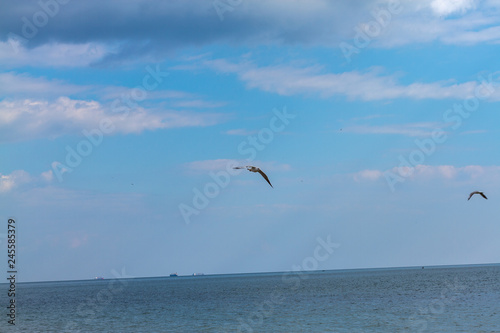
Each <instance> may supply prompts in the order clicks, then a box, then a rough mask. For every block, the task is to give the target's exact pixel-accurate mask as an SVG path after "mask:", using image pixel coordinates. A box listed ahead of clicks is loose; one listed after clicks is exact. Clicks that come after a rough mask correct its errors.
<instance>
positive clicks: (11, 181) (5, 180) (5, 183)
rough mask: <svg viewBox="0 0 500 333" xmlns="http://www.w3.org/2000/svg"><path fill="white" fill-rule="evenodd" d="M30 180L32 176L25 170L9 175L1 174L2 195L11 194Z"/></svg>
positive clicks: (0, 191)
mask: <svg viewBox="0 0 500 333" xmlns="http://www.w3.org/2000/svg"><path fill="white" fill-rule="evenodd" d="M30 180H31V176H30V175H29V173H27V172H26V171H24V170H15V171H13V172H12V173H11V174H9V175H3V174H0V193H2V192H9V191H11V190H12V189H14V188H15V187H17V186H19V185H22V184H25V183H27V182H29V181H30Z"/></svg>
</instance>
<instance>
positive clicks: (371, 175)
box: [353, 169, 383, 181]
mask: <svg viewBox="0 0 500 333" xmlns="http://www.w3.org/2000/svg"><path fill="white" fill-rule="evenodd" d="M382 176H383V172H382V171H379V170H368V169H367V170H362V171H359V172H357V173H355V174H354V176H353V178H354V180H356V181H361V180H365V179H366V180H371V181H374V180H377V179H379V178H381V177H382Z"/></svg>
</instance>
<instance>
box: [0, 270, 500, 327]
mask: <svg viewBox="0 0 500 333" xmlns="http://www.w3.org/2000/svg"><path fill="white" fill-rule="evenodd" d="M7 289H8V285H6V284H1V285H0V304H1V308H2V309H3V310H2V312H3V315H2V316H1V322H0V331H1V332H30V333H34V332H500V265H499V264H492V265H470V266H441V267H436V266H434V267H411V268H385V269H359V270H335V271H314V272H304V271H297V272H280V273H260V274H230V275H201V276H178V277H156V278H135V279H104V280H84V281H62V282H31V283H18V284H17V285H16V309H15V311H16V312H15V325H12V324H9V323H8V319H9V311H10V310H9V309H8V306H9V298H8V296H7Z"/></svg>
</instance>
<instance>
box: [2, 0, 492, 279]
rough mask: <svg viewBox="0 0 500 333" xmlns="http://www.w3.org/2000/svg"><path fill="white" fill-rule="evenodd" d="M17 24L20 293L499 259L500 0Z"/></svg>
mask: <svg viewBox="0 0 500 333" xmlns="http://www.w3.org/2000/svg"><path fill="white" fill-rule="evenodd" d="M1 7H2V8H1V10H0V242H2V244H1V245H0V246H1V248H2V252H3V253H4V254H3V256H4V257H5V258H6V257H7V249H6V234H7V224H8V219H9V218H12V219H14V220H15V221H16V228H17V229H16V248H17V252H16V255H17V257H16V259H17V270H18V280H19V281H50V280H75V279H92V278H94V277H96V276H102V277H105V278H113V277H147V276H166V275H169V274H171V273H174V272H177V273H178V274H179V275H191V274H193V273H204V274H226V273H251V272H277V271H290V270H309V269H321V270H323V269H324V270H329V269H352V268H376V267H403V266H428V265H457V264H481V263H498V262H500V242H498V237H499V236H500V223H499V220H498V216H499V215H500V154H499V149H500V131H499V129H498V126H497V125H498V123H499V122H500V112H499V109H498V108H499V106H500V104H499V102H500V58H499V57H498V54H499V53H500V46H499V42H500V1H498V0H423V1H418V2H416V1H409V0H399V1H398V0H391V1H379V0H363V1H361V0H358V1H326V0H310V1H305V0H304V1H299V0H295V1H289V0H286V1H285V0H276V1H264V0H253V1H249V0H232V1H229V0H215V1H201V0H191V1H180V0H172V1H145V0H139V1H118V0H101V1H95V0H89V1H69V0H64V1H63V0H42V1H35V0H30V1H23V2H18V1H4V2H2V5H1ZM246 165H253V166H257V167H259V168H261V169H262V170H263V171H264V172H265V173H266V174H267V176H268V177H269V179H270V181H271V183H272V185H273V187H271V186H269V185H268V184H267V182H266V181H265V180H264V179H263V178H262V177H261V176H260V175H259V174H258V173H251V172H248V171H246V170H235V169H233V167H235V166H246ZM475 190H479V191H484V193H485V194H486V195H487V197H488V200H485V199H483V198H482V197H480V196H477V195H476V196H473V197H472V198H471V199H470V200H469V201H468V200H467V198H468V195H469V193H470V192H472V191H475ZM0 269H2V270H3V271H7V260H1V261H0Z"/></svg>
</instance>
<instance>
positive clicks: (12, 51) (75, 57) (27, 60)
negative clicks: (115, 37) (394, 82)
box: [0, 38, 111, 67]
mask: <svg viewBox="0 0 500 333" xmlns="http://www.w3.org/2000/svg"><path fill="white" fill-rule="evenodd" d="M110 50H111V49H110V48H109V46H104V44H100V43H83V44H64V43H48V44H42V45H40V46H37V47H34V48H26V47H25V46H24V44H23V42H21V41H20V40H17V39H13V38H10V39H8V40H7V41H5V42H0V62H1V63H2V65H3V66H8V67H16V66H23V65H30V66H48V67H56V66H57V67H82V66H88V65H90V64H92V63H93V62H96V61H98V60H99V59H101V58H102V57H104V56H105V55H106V54H107V53H108V52H109V51H110Z"/></svg>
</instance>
